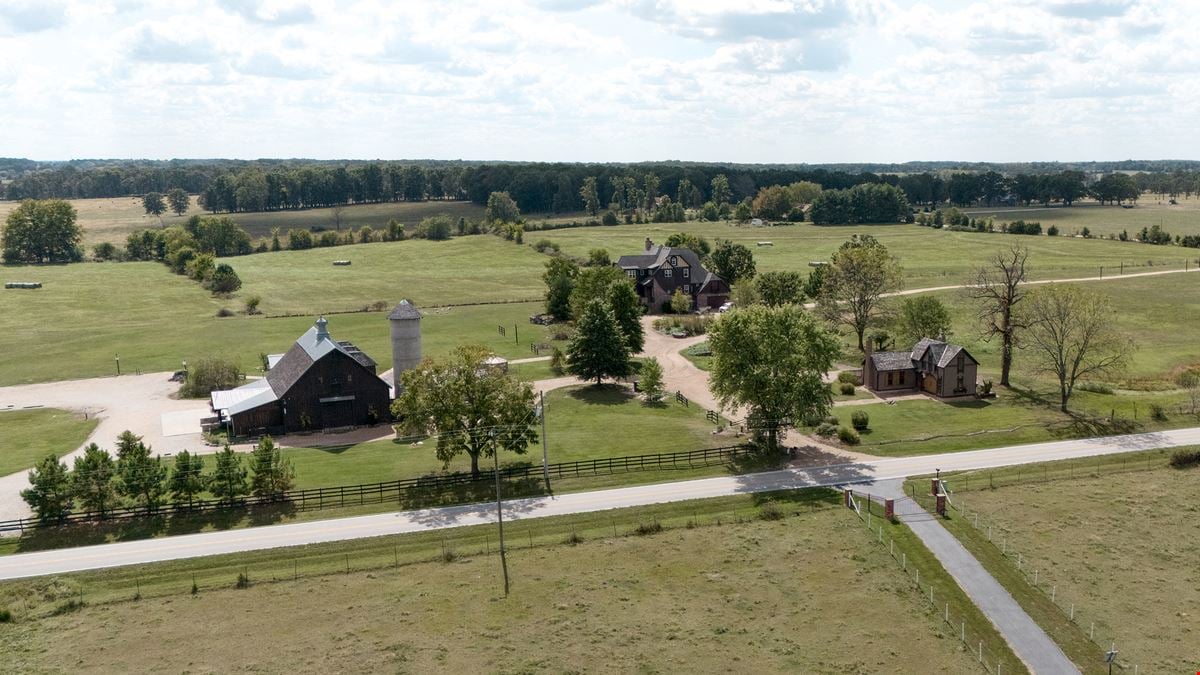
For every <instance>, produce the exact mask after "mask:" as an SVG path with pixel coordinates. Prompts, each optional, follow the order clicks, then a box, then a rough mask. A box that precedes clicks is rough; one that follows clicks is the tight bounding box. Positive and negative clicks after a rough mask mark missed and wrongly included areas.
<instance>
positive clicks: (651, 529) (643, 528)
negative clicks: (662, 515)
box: [634, 520, 663, 535]
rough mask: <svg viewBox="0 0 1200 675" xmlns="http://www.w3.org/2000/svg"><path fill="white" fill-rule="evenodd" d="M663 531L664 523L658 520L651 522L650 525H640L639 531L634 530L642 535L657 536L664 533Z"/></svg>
mask: <svg viewBox="0 0 1200 675" xmlns="http://www.w3.org/2000/svg"><path fill="white" fill-rule="evenodd" d="M662 529H663V526H662V523H660V522H658V521H657V520H651V521H650V522H648V523H638V526H637V529H636V530H634V533H636V534H642V535H645V534H657V533H659V532H662Z"/></svg>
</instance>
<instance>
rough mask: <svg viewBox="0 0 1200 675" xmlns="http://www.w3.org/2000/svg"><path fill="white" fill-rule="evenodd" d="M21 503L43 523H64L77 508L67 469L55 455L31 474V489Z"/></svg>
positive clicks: (45, 460) (39, 464) (42, 462)
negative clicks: (68, 515) (73, 509)
mask: <svg viewBox="0 0 1200 675" xmlns="http://www.w3.org/2000/svg"><path fill="white" fill-rule="evenodd" d="M21 499H24V500H25V503H26V504H28V505H29V508H31V509H33V513H34V514H35V515H36V516H37V517H38V520H40V521H42V522H43V523H49V522H57V521H61V520H62V519H63V518H65V517H66V516H67V514H69V513H70V512H71V507H72V506H74V502H75V492H74V490H73V488H72V486H71V476H70V474H68V473H67V465H66V464H65V463H64V462H60V461H58V457H57V456H56V455H47V456H46V457H44V458H43V459H42V461H40V462H38V464H37V466H36V467H34V469H33V470H32V471H30V472H29V487H28V488H26V489H24V490H21Z"/></svg>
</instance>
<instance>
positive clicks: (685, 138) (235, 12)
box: [0, 0, 1200, 162]
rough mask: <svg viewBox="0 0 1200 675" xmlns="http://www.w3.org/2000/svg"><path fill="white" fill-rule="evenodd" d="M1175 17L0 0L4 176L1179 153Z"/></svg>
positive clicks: (1148, 7)
mask: <svg viewBox="0 0 1200 675" xmlns="http://www.w3.org/2000/svg"><path fill="white" fill-rule="evenodd" d="M1198 32H1200V15H1197V14H1196V13H1195V12H1194V11H1193V10H1192V7H1191V5H1190V3H1188V2H1185V1H1184V0H1127V1H1122V2H1118V1H1116V0H1108V1H1106V0H1095V1H1089V2H1079V1H1073V0H1061V1H1053V2H1045V1H1044V0H989V1H986V2H985V1H984V0H961V1H960V0H845V1H834V0H743V1H742V2H740V3H738V4H736V5H733V4H730V3H728V2H721V1H719V0H512V1H511V2H506V3H503V4H498V3H495V2H491V1H489V0H456V1H455V2H453V3H432V2H429V3H426V2H418V1H415V0H414V1H413V2H403V3H395V2H387V1H385V0H347V1H346V2H341V1H340V0H311V1H309V2H298V1H295V0H262V1H250V2H235V1H234V0H156V1H155V2H136V1H134V0H108V1H107V2H85V1H84V0H70V2H69V3H68V4H61V3H60V4H57V5H55V4H45V3H32V2H13V1H12V0H0V48H2V49H3V50H4V53H5V54H6V55H7V54H14V55H16V56H15V57H14V58H11V59H9V61H8V62H7V63H6V66H5V68H4V69H0V93H3V95H4V98H5V100H6V101H8V102H9V103H10V105H9V106H8V107H7V108H6V117H5V130H6V132H7V133H6V136H5V140H6V146H5V152H6V153H9V154H15V155H26V156H31V157H37V158H63V157H81V156H146V157H170V156H193V157H195V156H203V157H212V156H236V157H248V156H312V157H326V158H333V157H381V156H382V157H444V158H497V159H541V160H606V161H621V160H644V159H656V158H658V159H661V158H679V159H694V160H732V161H748V162H752V161H764V162H787V161H809V162H817V161H868V160H876V161H901V160H906V159H937V158H964V159H1013V160H1034V159H1081V158H1084V159H1086V158H1088V157H1095V158H1103V157H1127V156H1140V157H1154V156H1189V155H1190V156H1197V155H1200V139H1197V138H1195V137H1194V134H1191V133H1190V132H1191V129H1192V127H1193V126H1194V120H1195V119H1196V116H1197V114H1200V85H1196V84H1195V82H1196V81H1197V78H1196V75H1197V74H1200V56H1197V51H1196V50H1195V49H1194V48H1193V47H1192V44H1193V42H1194V36H1195V35H1196V34H1197V33H1198Z"/></svg>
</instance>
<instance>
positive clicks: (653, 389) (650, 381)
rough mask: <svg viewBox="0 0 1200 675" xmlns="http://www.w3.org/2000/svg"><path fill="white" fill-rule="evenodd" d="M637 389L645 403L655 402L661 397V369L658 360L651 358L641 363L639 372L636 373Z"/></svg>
mask: <svg viewBox="0 0 1200 675" xmlns="http://www.w3.org/2000/svg"><path fill="white" fill-rule="evenodd" d="M638 389H640V390H641V392H642V395H644V396H645V397H646V400H647V401H657V400H659V399H661V398H662V395H663V369H662V365H661V364H659V362H658V359H656V358H654V357H653V356H651V357H650V358H648V359H646V360H645V361H642V367H641V370H640V371H638Z"/></svg>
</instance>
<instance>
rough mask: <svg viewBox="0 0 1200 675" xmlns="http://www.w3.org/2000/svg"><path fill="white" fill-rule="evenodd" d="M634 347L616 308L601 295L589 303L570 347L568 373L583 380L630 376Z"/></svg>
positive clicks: (568, 348) (578, 323)
mask: <svg viewBox="0 0 1200 675" xmlns="http://www.w3.org/2000/svg"><path fill="white" fill-rule="evenodd" d="M629 355H630V349H629V346H628V344H627V343H626V340H625V335H624V334H623V333H622V332H621V326H620V325H619V324H618V323H617V317H616V315H614V314H613V311H612V308H611V307H609V305H608V303H607V302H605V301H604V300H603V299H601V298H595V299H593V300H591V301H590V302H589V303H587V304H586V305H585V306H584V308H583V311H582V313H581V314H580V315H579V317H578V318H577V319H576V322H575V336H574V337H573V338H571V343H570V345H568V347H567V372H569V373H571V374H572V375H575V376H576V377H579V378H580V379H583V380H592V379H594V380H596V384H600V381H601V380H603V379H604V378H606V377H628V375H629V372H630V366H629Z"/></svg>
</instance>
